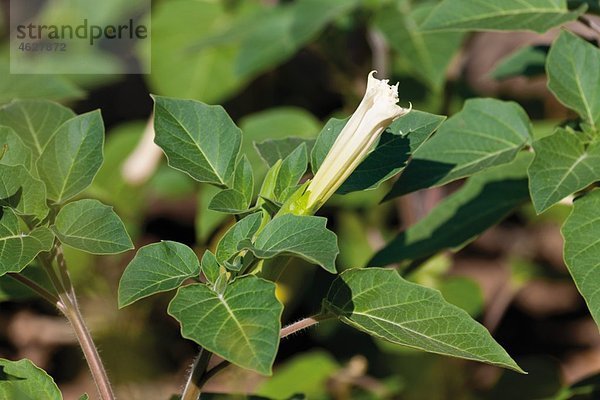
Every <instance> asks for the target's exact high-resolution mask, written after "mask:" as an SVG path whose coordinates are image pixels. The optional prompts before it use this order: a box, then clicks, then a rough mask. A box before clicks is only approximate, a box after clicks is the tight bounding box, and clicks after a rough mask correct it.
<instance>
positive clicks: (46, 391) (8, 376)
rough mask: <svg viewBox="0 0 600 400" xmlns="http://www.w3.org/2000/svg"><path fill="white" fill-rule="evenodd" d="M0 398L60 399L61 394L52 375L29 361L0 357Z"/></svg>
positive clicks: (23, 399)
mask: <svg viewBox="0 0 600 400" xmlns="http://www.w3.org/2000/svg"><path fill="white" fill-rule="evenodd" d="M0 398H2V399H6V400H42V399H43V400H62V395H61V393H60V390H58V386H56V383H54V380H53V379H52V377H51V376H50V375H48V374H47V373H46V372H45V371H44V370H43V369H41V368H38V367H36V366H35V365H34V364H33V363H32V362H31V361H29V360H27V359H23V360H19V361H10V360H5V359H3V358H0Z"/></svg>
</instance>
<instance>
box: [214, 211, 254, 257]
mask: <svg viewBox="0 0 600 400" xmlns="http://www.w3.org/2000/svg"><path fill="white" fill-rule="evenodd" d="M261 222H262V213H260V212H258V213H254V214H250V215H248V216H247V217H244V218H243V219H241V220H240V221H238V222H237V223H236V224H235V225H233V226H232V227H231V228H229V230H228V231H227V232H225V235H223V237H222V238H221V240H220V241H219V244H218V245H217V251H216V253H215V254H216V257H217V260H218V261H219V262H220V263H224V262H225V261H230V260H231V258H233V256H235V255H236V254H237V253H239V252H240V250H239V249H238V243H239V242H241V241H242V240H244V239H251V238H252V237H253V236H254V234H255V233H256V231H258V228H259V227H260V225H261Z"/></svg>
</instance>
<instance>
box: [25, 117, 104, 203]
mask: <svg viewBox="0 0 600 400" xmlns="http://www.w3.org/2000/svg"><path fill="white" fill-rule="evenodd" d="M103 146H104V124H103V122H102V116H101V115H100V111H99V110H97V111H93V112H89V113H87V114H82V115H79V116H77V117H74V118H72V119H70V120H68V121H67V122H65V123H64V124H63V125H61V126H60V128H58V130H57V131H56V133H55V134H54V136H52V138H51V139H50V140H49V141H48V144H47V145H46V147H45V148H44V151H43V152H42V154H41V155H40V158H39V159H38V161H37V170H38V174H39V176H40V178H41V179H42V180H43V181H44V183H46V187H47V188H48V198H49V199H50V200H53V201H54V202H56V203H63V202H65V201H66V200H69V199H70V198H72V197H74V196H76V195H77V194H79V193H81V192H82V191H83V190H85V189H86V188H87V187H88V186H89V185H91V183H92V181H93V180H94V177H95V176H96V173H97V172H98V170H99V169H100V166H101V165H102V161H103V150H102V149H103Z"/></svg>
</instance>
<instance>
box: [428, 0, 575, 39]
mask: <svg viewBox="0 0 600 400" xmlns="http://www.w3.org/2000/svg"><path fill="white" fill-rule="evenodd" d="M583 10H585V8H583V9H579V10H578V11H575V12H569V10H568V9H567V2H566V0H502V1H488V0H444V1H442V2H441V3H440V4H439V5H438V6H437V7H436V8H435V9H434V10H433V12H432V13H431V15H429V17H428V18H427V20H425V22H424V23H423V25H422V26H423V29H427V30H532V31H536V32H545V31H547V30H548V29H550V28H552V27H554V26H557V25H560V24H562V23H564V22H567V21H571V20H574V19H575V18H577V16H578V15H580V14H581V13H582V12H583Z"/></svg>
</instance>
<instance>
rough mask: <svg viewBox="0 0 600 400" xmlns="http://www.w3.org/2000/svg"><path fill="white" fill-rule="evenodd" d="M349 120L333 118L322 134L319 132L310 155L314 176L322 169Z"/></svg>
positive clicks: (326, 124) (324, 127)
mask: <svg viewBox="0 0 600 400" xmlns="http://www.w3.org/2000/svg"><path fill="white" fill-rule="evenodd" d="M348 119H349V118H345V119H338V118H331V119H330V120H329V121H327V122H326V123H325V126H323V129H321V132H319V135H318V136H317V140H316V142H315V145H314V146H313V149H312V151H311V153H310V167H311V168H312V172H313V174H316V173H317V171H318V170H319V168H321V164H323V161H324V160H325V157H327V153H329V150H330V149H331V147H332V146H333V144H334V143H335V139H337V137H338V136H339V134H340V133H341V132H342V129H344V125H346V123H347V122H348Z"/></svg>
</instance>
